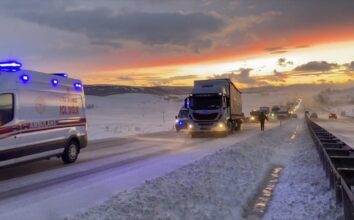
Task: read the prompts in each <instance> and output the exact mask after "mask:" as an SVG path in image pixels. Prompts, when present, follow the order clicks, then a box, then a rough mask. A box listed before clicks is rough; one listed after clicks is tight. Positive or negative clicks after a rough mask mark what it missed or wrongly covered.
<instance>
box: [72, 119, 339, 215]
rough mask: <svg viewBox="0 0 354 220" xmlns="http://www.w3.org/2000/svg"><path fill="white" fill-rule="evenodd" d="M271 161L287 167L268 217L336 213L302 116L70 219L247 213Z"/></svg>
mask: <svg viewBox="0 0 354 220" xmlns="http://www.w3.org/2000/svg"><path fill="white" fill-rule="evenodd" d="M273 164H280V165H282V166H283V167H285V169H284V171H283V175H282V177H281V178H280V183H279V185H278V186H277V187H276V188H275V192H274V199H273V201H272V202H271V203H270V208H269V211H268V213H267V214H266V216H265V218H266V219H279V220H282V219H299V220H300V219H335V217H337V216H338V215H340V211H339V210H338V209H336V208H334V207H333V202H332V201H333V196H334V195H333V192H331V191H330V189H329V187H328V182H327V180H326V179H325V175H324V172H323V171H322V169H321V168H320V162H319V158H318V156H317V153H316V151H315V148H314V147H313V142H312V140H311V138H310V135H309V134H308V133H307V128H306V126H305V124H304V121H303V119H298V120H291V121H289V122H287V123H285V124H284V125H283V127H281V128H280V127H278V128H275V129H272V130H269V131H266V132H264V133H261V134H258V135H256V136H254V137H252V138H249V139H247V140H245V141H243V142H240V143H238V144H235V145H233V146H231V147H228V148H224V149H221V150H219V151H218V152H217V153H215V154H213V155H210V156H207V157H205V158H203V159H201V160H199V161H197V162H194V163H192V164H190V165H186V166H184V167H183V168H181V169H178V170H176V171H173V172H171V173H169V174H168V175H166V176H163V177H160V178H157V179H154V180H151V181H147V182H146V183H145V184H143V185H141V186H139V187H137V188H134V189H132V190H128V191H125V192H121V193H119V194H117V195H116V196H115V197H113V198H111V199H110V200H108V201H106V202H105V203H103V204H101V205H99V206H97V207H95V208H92V209H90V210H88V211H87V212H83V213H81V214H78V215H76V216H70V217H68V219H233V220H234V219H246V218H247V211H248V209H249V206H250V204H249V203H250V201H251V200H252V198H253V197H254V196H255V192H257V191H258V190H257V189H258V188H259V187H261V184H262V180H263V179H264V178H265V175H266V174H267V173H268V172H267V171H268V170H269V168H270V167H271V166H272V165H273Z"/></svg>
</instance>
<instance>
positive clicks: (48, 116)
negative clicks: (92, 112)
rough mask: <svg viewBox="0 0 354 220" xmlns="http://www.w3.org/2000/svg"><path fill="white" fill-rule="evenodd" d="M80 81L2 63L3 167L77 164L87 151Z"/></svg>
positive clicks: (0, 137)
mask: <svg viewBox="0 0 354 220" xmlns="http://www.w3.org/2000/svg"><path fill="white" fill-rule="evenodd" d="M84 106H85V96H84V92H83V85H82V82H81V81H80V80H77V79H72V78H69V77H67V75H66V74H65V76H64V75H58V74H46V73H41V72H36V71H28V70H23V69H22V64H21V63H19V62H17V61H12V60H11V61H7V62H0V167H4V166H9V165H12V164H16V163H22V162H28V161H33V160H38V159H48V158H51V157H61V158H62V160H63V162H64V163H73V162H75V161H76V160H77V158H78V155H79V153H80V150H81V149H82V148H84V147H86V146H87V125H86V114H85V107H84Z"/></svg>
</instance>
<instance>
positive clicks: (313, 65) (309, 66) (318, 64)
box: [294, 61, 339, 72]
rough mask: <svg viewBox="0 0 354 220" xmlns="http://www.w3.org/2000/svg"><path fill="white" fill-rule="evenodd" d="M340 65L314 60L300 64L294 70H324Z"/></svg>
mask: <svg viewBox="0 0 354 220" xmlns="http://www.w3.org/2000/svg"><path fill="white" fill-rule="evenodd" d="M338 67H339V65H338V64H336V63H328V62H326V61H312V62H309V63H306V64H303V65H300V66H297V67H296V68H295V69H294V71H299V72H324V71H330V70H332V69H335V68H338Z"/></svg>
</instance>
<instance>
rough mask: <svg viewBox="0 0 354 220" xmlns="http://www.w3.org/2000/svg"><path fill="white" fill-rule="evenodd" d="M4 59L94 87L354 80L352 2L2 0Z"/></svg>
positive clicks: (0, 17)
mask: <svg viewBox="0 0 354 220" xmlns="http://www.w3.org/2000/svg"><path fill="white" fill-rule="evenodd" d="M0 12H1V13H0V26H1V29H2V31H1V41H0V60H6V59H17V60H19V61H21V62H22V63H23V64H24V67H25V68H27V69H33V70H38V71H43V72H67V73H69V75H71V76H73V77H77V78H80V79H82V80H83V81H84V82H85V83H87V84H117V85H132V86H172V85H173V86H190V85H192V84H193V81H194V80H196V79H209V78H221V77H224V78H231V79H232V80H233V81H234V82H235V83H237V84H238V85H239V86H240V87H258V86H269V85H273V86H279V85H289V84H303V83H306V84H321V83H353V85H354V1H353V0H336V1H334V0H214V1H213V0H115V1H114V0H102V1H96V0H47V1H42V0H17V1H13V0H1V1H0Z"/></svg>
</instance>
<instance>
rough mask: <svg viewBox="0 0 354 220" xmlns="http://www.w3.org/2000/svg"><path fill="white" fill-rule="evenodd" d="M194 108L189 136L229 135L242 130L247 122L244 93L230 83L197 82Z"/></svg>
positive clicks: (192, 96)
mask: <svg viewBox="0 0 354 220" xmlns="http://www.w3.org/2000/svg"><path fill="white" fill-rule="evenodd" d="M187 103H189V105H190V119H191V120H190V121H189V125H188V127H189V132H190V134H191V136H192V137H195V136H196V135H198V134H215V133H217V134H223V135H227V134H229V133H232V132H233V131H234V130H240V129H241V124H242V121H243V118H244V114H243V112H242V99H241V92H240V91H239V90H238V89H237V88H236V86H235V85H234V84H233V83H232V82H231V80H230V79H213V80H198V81H194V87H193V90H192V94H191V95H190V97H189V101H188V102H187Z"/></svg>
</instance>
